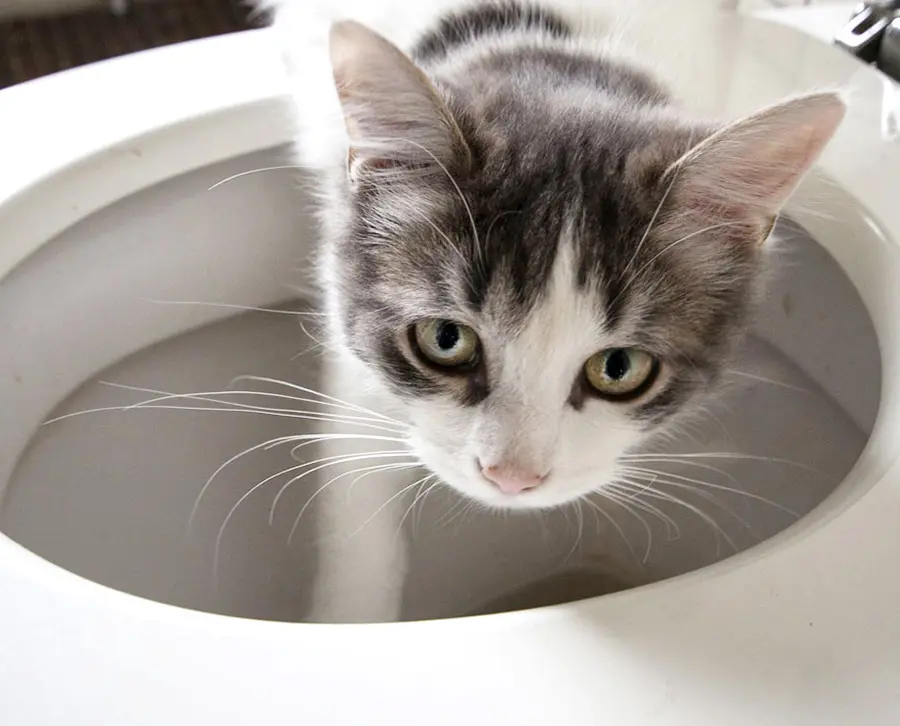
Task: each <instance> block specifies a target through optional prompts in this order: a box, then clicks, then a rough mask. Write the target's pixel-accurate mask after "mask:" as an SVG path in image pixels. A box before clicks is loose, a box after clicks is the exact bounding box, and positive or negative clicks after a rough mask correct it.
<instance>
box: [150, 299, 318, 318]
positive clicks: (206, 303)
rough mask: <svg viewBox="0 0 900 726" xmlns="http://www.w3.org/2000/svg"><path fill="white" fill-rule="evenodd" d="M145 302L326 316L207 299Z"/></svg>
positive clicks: (309, 312) (152, 300)
mask: <svg viewBox="0 0 900 726" xmlns="http://www.w3.org/2000/svg"><path fill="white" fill-rule="evenodd" d="M141 299H142V300H143V301H144V302H148V303H152V304H154V305H189V306H196V307H213V308H226V309H229V310H244V311H247V312H256V313H272V314H273V315H293V316H294V317H315V318H321V317H325V313H318V312H313V311H307V310H282V309H280V308H261V307H256V306H254V305H238V304H235V303H220V302H210V301H206V300H156V299H154V298H141Z"/></svg>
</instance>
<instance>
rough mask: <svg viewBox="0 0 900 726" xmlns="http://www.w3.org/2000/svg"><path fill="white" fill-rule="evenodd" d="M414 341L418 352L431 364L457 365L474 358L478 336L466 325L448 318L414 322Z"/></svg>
mask: <svg viewBox="0 0 900 726" xmlns="http://www.w3.org/2000/svg"><path fill="white" fill-rule="evenodd" d="M414 332H415V343H416V346H417V347H418V349H419V352H420V353H421V354H422V355H423V356H425V358H427V359H428V360H429V361H431V362H432V363H434V364H435V365H438V366H441V367H443V368H461V367H463V366H468V365H471V364H472V363H474V362H475V360H476V359H477V358H478V336H477V335H476V334H475V331H474V330H472V328H470V327H469V326H467V325H462V324H461V323H454V322H453V321H452V320H440V319H432V320H423V321H422V322H420V323H416V326H415V331H414Z"/></svg>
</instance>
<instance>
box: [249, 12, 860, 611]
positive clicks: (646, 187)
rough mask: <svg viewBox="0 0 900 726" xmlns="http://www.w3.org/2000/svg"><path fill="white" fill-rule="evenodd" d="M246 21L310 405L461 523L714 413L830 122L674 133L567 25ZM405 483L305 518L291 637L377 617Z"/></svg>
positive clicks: (828, 104)
mask: <svg viewBox="0 0 900 726" xmlns="http://www.w3.org/2000/svg"><path fill="white" fill-rule="evenodd" d="M263 5H264V6H265V7H267V8H269V9H272V10H273V13H274V28H275V32H277V33H278V34H279V38H280V39H281V40H280V42H282V43H283V50H284V56H285V59H286V62H287V65H288V68H289V71H290V73H291V90H292V92H293V94H294V106H295V117H296V121H297V143H296V157H297V162H298V164H299V165H302V166H304V167H308V168H312V169H313V170H314V171H315V172H316V174H317V183H318V185H319V192H320V194H319V197H320V200H321V201H320V209H319V220H320V224H321V235H322V249H321V264H320V275H321V283H322V287H323V290H324V295H325V300H324V304H325V307H326V313H327V316H328V320H329V328H330V329H329V342H330V343H331V347H332V348H333V349H334V350H335V351H336V353H335V354H334V355H333V356H332V357H331V359H330V360H329V363H328V365H329V369H328V372H327V380H328V382H329V385H330V386H331V387H332V390H333V392H334V394H335V395H336V396H339V397H340V398H342V399H344V400H350V401H352V402H353V403H354V405H358V406H360V407H363V408H365V409H366V410H371V411H376V412H378V413H379V414H380V415H385V416H387V415H390V417H391V421H398V422H400V424H402V426H401V427H400V428H395V429H392V430H393V431H394V436H385V437H383V438H384V439H392V438H393V439H396V440H397V442H398V443H400V444H401V446H402V449H401V450H403V451H408V452H410V453H411V455H412V456H413V457H414V458H415V460H416V461H418V462H421V464H423V465H424V467H426V469H427V471H429V472H431V473H432V474H433V475H434V477H436V478H438V479H439V480H440V481H441V482H442V483H443V484H444V485H447V486H450V487H452V488H454V489H456V490H457V491H458V492H460V493H462V494H464V495H465V496H466V497H469V498H471V499H472V500H474V501H476V502H478V503H480V504H481V505H483V506H485V507H491V508H504V509H538V508H551V507H557V506H561V505H564V504H566V503H569V502H572V501H574V500H577V499H578V498H580V497H583V496H585V495H587V494H589V493H590V492H591V491H593V490H595V489H596V488H598V487H602V486H604V484H606V483H608V482H612V481H614V480H615V479H616V477H617V471H618V465H619V462H620V460H621V457H622V456H623V455H625V454H626V453H629V452H634V451H637V450H640V449H641V448H642V447H645V446H647V445H648V444H649V443H650V442H651V441H653V440H654V439H655V438H656V437H658V436H659V435H660V434H661V433H665V432H666V431H668V430H670V429H671V427H672V426H673V425H674V424H675V423H677V421H679V420H680V419H681V418H682V417H683V416H685V415H686V414H689V413H690V412H691V411H692V410H694V409H695V408H696V407H697V406H699V405H700V404H701V402H702V401H703V400H705V398H706V397H708V396H710V395H712V394H714V392H715V391H716V388H717V386H718V384H719V381H720V378H721V375H722V372H723V367H724V365H725V361H726V360H727V359H728V356H729V354H730V353H731V351H732V350H733V349H734V346H735V345H736V344H737V343H738V341H739V340H740V339H741V337H742V336H743V335H744V333H745V332H746V329H747V325H748V320H749V319H750V316H751V314H752V310H753V307H754V304H755V301H756V300H757V298H758V296H759V292H760V288H761V280H762V276H763V270H764V268H765V258H766V255H765V252H766V244H765V243H766V240H767V238H768V237H769V235H770V232H771V230H772V227H773V224H774V221H775V219H776V217H777V215H778V213H779V211H780V210H781V208H782V206H783V204H784V203H785V201H786V200H787V199H788V197H789V196H790V195H791V193H792V191H793V190H794V189H795V188H796V186H797V185H798V183H799V182H800V181H801V179H802V177H803V176H804V175H805V174H806V172H807V171H808V170H809V169H810V168H811V166H812V165H813V164H814V162H815V161H816V159H817V157H818V156H819V154H820V152H821V151H822V150H823V148H824V147H825V145H826V144H827V143H828V141H829V140H830V138H831V137H832V135H833V134H834V132H835V130H836V129H837V127H838V126H839V124H840V122H841V120H842V118H843V116H844V113H845V105H844V102H843V101H842V99H841V98H840V96H839V95H838V94H836V93H831V92H821V93H811V94H809V95H805V96H802V97H797V98H791V99H788V100H786V101H784V102H782V103H780V104H777V105H774V106H771V107H768V108H764V109H762V110H760V111H758V112H757V113H755V114H752V115H750V116H748V117H745V118H742V119H739V120H737V121H734V122H731V123H727V124H721V123H717V122H712V121H708V120H698V119H695V118H692V117H689V116H688V115H686V114H683V113H681V112H680V111H679V110H678V109H677V108H676V107H675V105H674V104H673V102H672V100H671V98H670V95H669V93H668V92H667V90H666V89H665V88H664V87H663V85H662V84H661V83H660V82H658V81H657V80H656V79H655V78H654V77H653V75H651V74H650V73H649V72H648V71H646V70H645V69H643V68H641V67H639V66H638V65H636V64H634V63H633V62H632V61H629V60H626V59H625V58H624V57H620V56H619V55H617V53H616V51H615V49H614V47H611V46H614V44H612V43H610V38H611V36H610V35H609V34H607V35H606V36H603V35H602V34H598V27H599V26H600V25H602V23H601V22H599V21H598V20H597V18H596V17H595V16H594V15H593V14H592V13H591V12H589V11H588V8H589V6H588V5H587V4H586V3H577V2H572V1H571V0H554V1H552V2H549V1H548V2H539V3H526V2H517V1H516V2H514V1H511V0H510V1H502V2H498V1H493V0H483V1H481V2H465V3H463V2H460V1H459V0H457V1H454V0H438V1H437V2H429V3H420V2H412V1H410V2H398V1H397V0H394V1H393V2H391V1H390V0H385V2H375V1H373V2H353V0H344V1H343V2H326V1H325V0H323V1H322V2H321V3H316V2H311V0H283V1H282V2H275V3H274V4H273V3H267V2H264V3H263ZM387 420H388V419H385V421H387ZM388 428H390V426H389V427H388ZM330 430H332V431H333V432H335V433H340V431H342V430H343V429H342V428H341V427H340V426H338V425H337V424H333V425H331V427H330ZM398 433H400V434H401V435H398ZM348 447H349V448H348ZM383 449H384V441H382V440H379V439H378V437H377V436H373V438H372V440H371V441H368V442H367V441H366V440H359V441H355V442H353V443H352V444H351V443H349V442H347V441H340V440H337V441H334V442H332V443H331V444H329V446H328V451H327V452H326V453H328V454H329V455H333V456H334V457H335V460H337V457H339V456H342V455H343V454H347V453H348V452H350V456H348V457H347V460H346V461H344V462H343V463H342V464H341V465H340V467H339V468H338V472H341V471H343V472H344V473H345V474H350V473H352V472H353V471H354V467H355V466H357V465H356V464H355V463H354V462H355V461H358V460H360V459H363V458H364V457H365V456H367V455H368V454H372V455H375V456H377V455H378V452H380V451H382V450H383ZM382 455H383V456H388V457H389V456H390V453H382ZM354 457H355V458H354ZM376 461H377V460H376ZM388 461H390V459H388ZM413 472H416V470H415V469H409V470H408V471H404V470H403V469H402V467H401V466H394V467H391V466H389V465H385V467H383V468H382V469H379V470H375V471H373V472H371V475H370V476H367V477H366V478H365V479H364V480H363V481H359V482H358V483H357V484H356V486H355V489H353V493H352V496H349V490H350V488H351V487H352V486H353V483H352V480H353V477H352V476H346V477H343V479H342V480H341V481H338V479H341V476H340V474H339V475H338V476H337V477H335V478H334V479H332V482H331V484H330V485H328V486H326V487H324V488H323V489H321V490H320V491H319V492H317V498H318V500H319V507H318V515H317V516H318V523H319V525H318V526H319V533H320V545H319V555H318V556H319V562H318V576H317V580H316V583H315V588H314V593H313V598H312V607H311V611H310V612H309V614H308V617H307V619H308V620H311V621H315V622H327V621H334V622H366V621H390V620H397V619H399V618H400V617H401V616H402V613H401V602H402V592H403V580H404V570H405V562H406V551H405V543H404V541H403V539H402V538H401V537H398V530H399V527H400V525H401V523H402V522H401V519H402V514H403V512H402V508H399V507H397V506H395V504H394V501H393V500H396V499H397V495H398V493H399V492H401V491H402V490H404V488H405V487H407V486H408V485H409V484H411V483H412V482H413V481H415V478H413ZM415 476H416V477H418V476H419V475H418V473H417V472H416V474H415ZM376 511H377V512H379V514H378V517H377V518H373V513H375V512H376Z"/></svg>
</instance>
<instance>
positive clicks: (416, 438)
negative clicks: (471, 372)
mask: <svg viewBox="0 0 900 726" xmlns="http://www.w3.org/2000/svg"><path fill="white" fill-rule="evenodd" d="M575 281H576V270H575V264H574V254H573V250H572V243H571V240H569V239H567V238H565V237H564V238H563V239H562V240H561V242H560V247H559V252H558V254H557V258H556V261H555V263H554V269H553V272H552V278H551V280H550V282H549V285H548V287H547V290H546V291H545V294H544V296H543V297H542V298H541V299H540V300H539V301H538V303H537V304H536V305H535V307H534V309H533V310H532V311H531V313H530V314H529V317H528V319H527V321H526V324H525V325H524V326H523V327H522V328H521V329H520V330H518V331H510V330H509V329H508V327H507V328H506V329H504V328H503V327H502V321H501V320H497V319H496V318H499V317H500V316H499V315H496V316H492V318H491V319H485V320H482V321H481V324H480V325H479V326H478V328H477V331H478V333H479V335H480V336H481V338H482V344H483V346H484V352H485V357H486V360H487V365H488V376H489V380H490V394H489V395H488V397H487V398H486V399H485V401H484V402H483V403H481V404H480V405H478V406H474V407H464V406H460V405H458V404H456V403H455V402H453V401H451V400H443V401H438V400H434V399H430V400H422V401H420V402H417V403H415V404H413V405H412V407H411V410H410V414H411V421H412V424H413V427H414V433H413V435H412V438H411V442H412V446H413V448H414V450H415V451H416V453H417V454H418V455H419V456H420V457H421V459H422V460H423V462H424V463H425V464H426V465H427V466H429V467H430V468H431V469H432V470H433V471H434V472H435V473H437V474H438V475H439V476H440V477H441V478H442V479H443V480H444V481H445V482H446V483H447V484H449V485H450V486H452V487H454V488H455V489H457V490H458V491H460V492H461V493H463V494H466V495H468V496H469V497H471V498H473V499H475V500H477V501H480V502H482V503H483V504H485V505H487V506H491V507H500V508H515V509H531V508H545V507H553V506H558V505H560V504H564V503H566V502H570V501H574V500H576V499H578V498H580V497H582V496H584V495H586V494H588V493H590V492H591V491H593V490H595V489H598V488H599V487H601V486H603V485H604V484H605V483H607V482H609V481H610V480H612V478H613V477H614V475H615V470H616V461H617V459H618V458H619V457H620V456H621V455H622V454H623V453H625V451H626V450H628V449H630V448H631V447H633V446H635V445H636V444H637V443H639V442H640V440H641V439H642V438H643V436H644V434H642V433H641V431H640V429H639V428H638V426H637V425H636V424H635V423H634V422H633V421H632V420H631V419H630V418H629V417H628V416H627V415H626V409H624V408H623V404H615V403H609V402H606V401H602V400H599V399H589V400H587V401H586V402H585V404H584V406H583V407H582V408H581V410H575V408H573V406H572V405H571V403H570V401H571V396H572V391H573V387H574V386H575V384H576V381H577V380H578V378H579V376H580V375H581V370H582V367H583V366H584V363H585V361H586V360H587V359H588V358H589V357H590V356H592V355H593V354H595V353H597V352H598V351H600V350H603V349H604V348H609V347H617V345H621V342H618V343H617V341H616V340H613V339H612V338H611V337H610V336H609V335H608V334H607V333H605V332H604V325H603V320H602V319H601V318H600V317H599V316H600V313H599V311H601V310H602V309H603V308H602V306H601V304H600V301H599V300H598V299H597V298H596V297H595V296H594V294H593V293H591V292H589V291H587V290H581V289H578V287H577V286H576V282H575ZM482 467H500V468H507V469H512V470H515V471H519V472H523V473H527V474H533V475H536V476H540V477H544V481H543V483H542V484H541V485H539V486H537V487H535V488H532V489H529V490H527V491H523V492H520V493H518V494H507V493H504V492H502V491H501V490H500V489H499V488H498V487H497V486H496V485H495V484H493V483H492V482H490V481H489V480H488V479H486V478H485V477H484V475H483V474H482V473H481V468H482Z"/></svg>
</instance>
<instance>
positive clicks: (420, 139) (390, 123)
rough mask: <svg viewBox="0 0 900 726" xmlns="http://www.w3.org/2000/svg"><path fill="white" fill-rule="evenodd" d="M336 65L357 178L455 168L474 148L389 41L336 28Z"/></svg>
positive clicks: (351, 27)
mask: <svg viewBox="0 0 900 726" xmlns="http://www.w3.org/2000/svg"><path fill="white" fill-rule="evenodd" d="M330 55H331V65H332V70H333V72H334V81H335V85H336V86H337V91H338V97H339V98H340V101H341V107H342V110H343V113H344V121H345V123H346V127H347V134H348V136H349V140H350V150H349V155H350V156H349V159H348V166H349V170H350V174H351V178H355V177H357V176H358V175H359V174H361V173H365V171H367V170H385V169H396V168H398V167H399V168H409V167H415V168H419V169H421V168H426V169H427V168H430V167H436V166H441V165H443V166H445V167H447V166H450V165H453V164H454V163H455V162H459V161H466V160H468V158H469V148H468V145H467V144H466V141H465V139H464V138H463V135H462V132H461V131H460V129H459V126H458V125H457V123H456V121H455V119H454V118H453V115H452V114H451V113H450V110H449V109H448V107H447V105H446V103H444V101H443V99H442V98H441V96H440V94H439V93H438V92H437V90H436V89H435V87H434V86H433V85H432V83H431V81H429V79H428V77H427V76H426V75H425V74H424V73H423V72H422V70H421V69H420V68H418V67H417V66H416V65H415V64H414V63H413V62H412V61H411V60H410V59H409V58H407V57H406V55H404V54H403V52H402V51H401V50H400V49H399V48H397V47H396V46H394V45H393V44H391V43H390V42H389V41H388V40H387V39H385V38H383V37H382V36H380V35H379V34H378V33H375V32H374V31H372V30H369V29H368V28H366V27H365V26H363V25H360V24H359V23H356V22H353V21H342V22H338V23H335V24H334V25H333V26H332V28H331V37H330Z"/></svg>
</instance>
